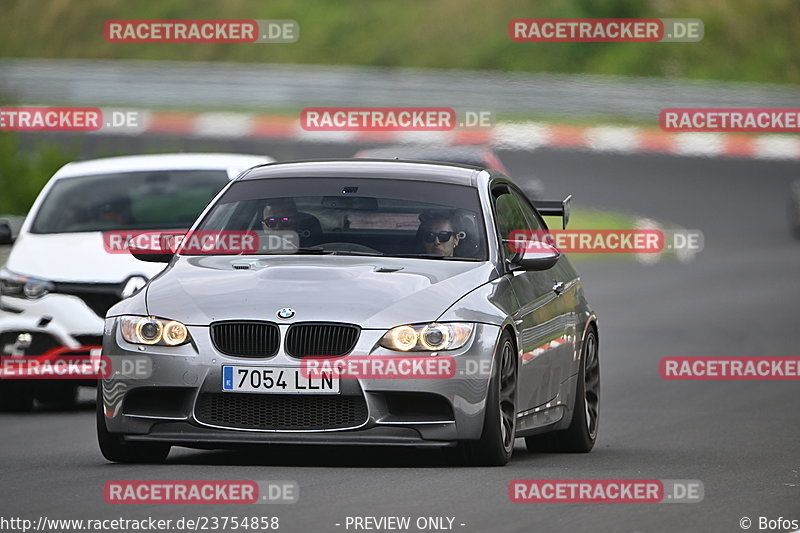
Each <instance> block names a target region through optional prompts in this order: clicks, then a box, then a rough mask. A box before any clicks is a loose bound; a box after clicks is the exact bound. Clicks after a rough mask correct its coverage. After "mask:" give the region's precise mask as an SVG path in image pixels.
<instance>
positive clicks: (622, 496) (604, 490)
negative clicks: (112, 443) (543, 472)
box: [508, 479, 705, 503]
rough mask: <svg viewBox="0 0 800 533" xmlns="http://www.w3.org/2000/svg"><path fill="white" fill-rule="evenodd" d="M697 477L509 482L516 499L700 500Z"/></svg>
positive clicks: (701, 493)
mask: <svg viewBox="0 0 800 533" xmlns="http://www.w3.org/2000/svg"><path fill="white" fill-rule="evenodd" d="M704 495H705V490H704V486H703V482H702V481H700V480H697V479H665V480H660V479H515V480H514V481H512V482H511V483H509V485H508V498H509V499H510V500H511V501H512V502H514V503H698V502H701V501H703V497H704Z"/></svg>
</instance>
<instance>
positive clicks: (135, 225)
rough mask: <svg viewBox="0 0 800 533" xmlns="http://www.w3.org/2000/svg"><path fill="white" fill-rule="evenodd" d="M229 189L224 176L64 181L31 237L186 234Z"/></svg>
mask: <svg viewBox="0 0 800 533" xmlns="http://www.w3.org/2000/svg"><path fill="white" fill-rule="evenodd" d="M227 183H228V175H227V172H226V171H224V170H169V171H166V170H164V171H149V172H124V173H122V172H121V173H114V174H96V175H90V176H81V177H76V178H63V179H61V180H59V181H57V182H56V183H55V184H54V186H53V188H52V189H50V191H49V193H48V194H47V197H46V198H45V199H44V202H43V203H42V205H41V207H40V208H39V210H38V212H37V213H36V218H35V219H34V222H33V225H32V226H31V233H72V232H86V231H110V230H146V229H187V228H189V226H191V225H192V223H193V222H194V221H195V219H196V218H197V216H198V215H199V214H200V212H201V211H202V210H203V208H204V207H205V206H206V205H207V204H208V202H209V201H210V200H211V199H212V198H213V197H214V196H215V195H216V194H217V193H218V192H219V191H220V190H221V189H222V187H224V186H225V184H227Z"/></svg>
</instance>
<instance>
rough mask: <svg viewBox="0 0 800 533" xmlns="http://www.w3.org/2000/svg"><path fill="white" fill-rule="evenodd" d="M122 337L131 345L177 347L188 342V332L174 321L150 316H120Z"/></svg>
mask: <svg viewBox="0 0 800 533" xmlns="http://www.w3.org/2000/svg"><path fill="white" fill-rule="evenodd" d="M117 320H119V327H120V330H121V331H122V337H123V338H124V339H125V340H126V341H128V342H131V343H133V344H157V345H160V346H179V345H181V344H185V343H187V342H188V341H189V330H188V329H186V326H184V325H183V324H181V323H180V322H178V321H176V320H164V319H161V318H156V317H152V316H121V317H119V318H118V319H117Z"/></svg>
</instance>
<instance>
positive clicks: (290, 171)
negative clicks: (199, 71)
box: [239, 159, 483, 187]
mask: <svg viewBox="0 0 800 533" xmlns="http://www.w3.org/2000/svg"><path fill="white" fill-rule="evenodd" d="M482 170H483V169H482V168H480V167H474V166H470V165H460V164H457V163H439V162H431V161H399V160H396V159H317V160H306V161H287V162H280V163H270V164H267V165H259V166H257V167H254V168H251V169H250V170H248V171H247V172H246V173H245V174H243V175H242V176H240V177H239V180H257V179H272V178H301V177H302V178H325V177H331V178H341V177H348V178H378V179H404V180H411V181H436V182H439V183H453V184H457V185H467V186H471V187H475V186H476V184H477V181H476V180H477V175H478V174H479V173H480V172H481V171H482Z"/></svg>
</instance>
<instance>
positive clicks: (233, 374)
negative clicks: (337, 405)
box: [222, 366, 339, 394]
mask: <svg viewBox="0 0 800 533" xmlns="http://www.w3.org/2000/svg"><path fill="white" fill-rule="evenodd" d="M222 390H223V391H226V392H259V393H265V394H339V375H338V374H336V373H333V372H327V373H326V372H320V375H319V376H316V375H315V376H313V377H311V376H304V375H303V373H302V372H301V370H300V369H299V368H292V367H277V366H223V367H222Z"/></svg>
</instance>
